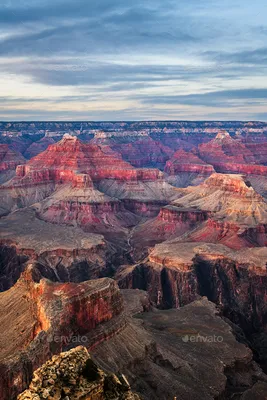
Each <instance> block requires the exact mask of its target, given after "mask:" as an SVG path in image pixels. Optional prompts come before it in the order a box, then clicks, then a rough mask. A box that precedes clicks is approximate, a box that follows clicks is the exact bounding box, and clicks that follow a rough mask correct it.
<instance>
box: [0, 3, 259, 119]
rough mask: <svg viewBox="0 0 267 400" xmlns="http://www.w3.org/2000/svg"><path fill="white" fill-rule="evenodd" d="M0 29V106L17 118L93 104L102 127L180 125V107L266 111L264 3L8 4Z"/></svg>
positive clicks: (1, 14)
mask: <svg viewBox="0 0 267 400" xmlns="http://www.w3.org/2000/svg"><path fill="white" fill-rule="evenodd" d="M0 24H1V30H0V72H1V75H0V80H1V79H2V80H1V82H3V84H4V86H5V90H4V89H3V87H1V91H2V93H1V96H2V99H0V101H1V105H3V107H5V110H4V113H7V112H9V113H11V114H10V115H13V114H12V107H13V110H14V117H15V114H16V111H17V112H20V113H21V116H25V118H26V116H27V115H29V116H34V115H35V114H34V113H35V112H36V113H37V114H38V115H39V116H41V115H44V116H45V117H46V116H47V115H48V114H49V112H51V113H52V111H50V110H51V104H56V105H57V106H58V109H60V106H62V110H63V111H62V112H61V111H55V112H54V113H55V115H57V116H58V117H61V116H63V115H65V111H64V110H65V107H66V104H67V105H71V104H73V105H74V106H75V109H77V110H79V107H80V108H81V109H83V108H84V105H85V104H91V103H94V102H95V103H96V104H97V106H98V107H99V110H100V111H99V113H97V112H96V111H94V115H95V116H96V117H97V116H98V117H99V119H101V115H102V116H103V118H106V117H108V116H109V115H112V113H113V112H115V114H116V115H118V113H119V112H120V113H121V118H120V119H122V117H125V118H126V117H127V116H128V117H131V118H133V117H134V114H133V113H134V112H136V113H137V114H138V115H142V116H143V117H145V116H149V115H155V116H156V115H157V113H158V117H159V118H160V117H161V116H164V117H166V116H167V115H169V116H171V117H172V118H173V117H174V116H175V115H177V116H178V117H182V115H183V112H187V111H185V110H183V109H182V108H180V109H179V110H178V106H186V107H187V109H188V107H189V108H190V112H191V114H192V115H194V113H200V112H203V119H205V117H206V118H208V117H209V115H211V113H212V110H214V109H215V108H216V115H218V113H219V110H218V109H219V108H224V109H225V108H226V109H227V108H228V109H229V110H231V112H232V111H233V110H234V109H235V110H237V112H238V113H239V115H241V114H240V113H241V109H243V110H244V107H248V106H251V107H252V108H253V111H252V112H251V113H250V114H249V113H248V111H246V112H247V115H248V116H249V115H251V114H252V113H257V112H255V111H254V108H257V107H258V108H259V107H260V106H261V105H262V104H263V105H264V104H265V103H266V96H265V89H259V88H260V87H262V88H264V87H267V81H266V67H267V66H266V60H267V51H266V46H265V41H266V40H264V38H265V39H266V32H267V29H266V21H265V19H264V2H263V1H262V0H259V2H258V3H257V5H255V4H251V2H250V1H249V0H243V1H241V0H235V1H234V2H233V1H230V0H225V1H224V2H221V1H220V0H203V1H201V2H199V1H197V0H188V1H186V2H185V1H182V2H177V1H176V0H166V1H165V2H162V0H146V1H145V2H144V1H143V0H135V1H134V2H132V1H130V0H99V1H88V0H76V1H73V0H65V1H63V0H3V2H1V4H0ZM248 38H249V40H247V39H248ZM14 82H16V84H15V83H14ZM2 86H3V85H2ZM231 87H232V88H234V89H232V90H229V88H231ZM11 89H12V90H11ZM40 91H41V92H42V96H40V98H39V95H38V93H39V92H40ZM62 93H64V95H63V94H62ZM49 95H51V96H49ZM27 96H28V99H27V98H25V97H27ZM33 103H34V104H35V105H36V107H37V106H38V104H39V106H40V109H41V107H42V108H43V109H42V110H41V111H38V110H33V109H32V104H33ZM121 103H125V104H126V105H125V107H124V106H122V105H121ZM20 104H21V106H20ZM129 104H131V106H129ZM101 105H103V107H101ZM27 107H28V114H27ZM164 107H165V108H164ZM166 107H169V112H167V111H166ZM200 107H202V111H200ZM7 108H8V110H9V111H8V110H7ZM163 108H164V110H163ZM208 108H209V109H208ZM25 110H26V111H25ZM68 111H70V110H68ZM224 112H225V111H221V115H223V114H224ZM242 112H243V111H242ZM244 112H245V111H244ZM80 113H81V115H83V116H85V114H86V113H85V114H84V111H81V112H80ZM205 113H206V114H205ZM37 114H36V117H37ZM258 114H259V115H261V114H262V113H261V111H260V110H259V111H258ZM2 115H3V114H2ZM70 115H72V114H70ZM73 115H75V111H73ZM79 115H80V114H79V112H78V111H77V118H78V117H79ZM188 115H190V113H189V114H188ZM242 115H243V114H242Z"/></svg>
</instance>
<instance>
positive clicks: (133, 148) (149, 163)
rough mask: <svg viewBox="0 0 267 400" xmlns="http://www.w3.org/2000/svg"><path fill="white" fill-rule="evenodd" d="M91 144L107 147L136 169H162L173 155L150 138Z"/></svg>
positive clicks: (167, 148) (124, 138) (105, 139)
mask: <svg viewBox="0 0 267 400" xmlns="http://www.w3.org/2000/svg"><path fill="white" fill-rule="evenodd" d="M91 143H96V144H101V145H108V146H109V147H111V148H112V149H113V150H115V151H116V152H117V153H119V154H121V156H122V158H123V159H124V160H125V161H127V162H129V163H130V164H131V165H133V166H135V167H137V168H144V167H145V168H159V169H163V168H164V165H165V163H166V161H167V160H168V159H169V158H170V156H171V155H172V154H173V150H172V149H171V148H170V147H167V146H164V145H163V144H162V143H161V142H159V141H155V140H153V139H152V138H151V137H131V136H128V137H127V136H126V137H123V138H121V137H119V138H116V137H114V138H111V139H110V138H108V139H107V138H97V139H94V140H92V142H91Z"/></svg>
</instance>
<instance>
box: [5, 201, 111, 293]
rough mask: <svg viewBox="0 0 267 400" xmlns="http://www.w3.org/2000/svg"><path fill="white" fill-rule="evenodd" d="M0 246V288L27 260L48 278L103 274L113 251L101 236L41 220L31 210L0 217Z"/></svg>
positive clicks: (10, 282) (81, 278) (71, 278)
mask: <svg viewBox="0 0 267 400" xmlns="http://www.w3.org/2000/svg"><path fill="white" fill-rule="evenodd" d="M0 249H1V251H0V266H1V270H0V290H7V289H9V288H10V287H11V286H12V285H13V284H14V283H15V282H16V281H17V279H18V278H19V276H20V274H21V272H22V271H23V270H24V269H25V265H26V263H27V262H28V261H32V262H34V263H35V265H36V268H37V269H38V270H39V272H40V273H41V275H42V276H44V277H46V278H48V279H50V280H52V281H59V282H69V281H72V282H81V281H85V280H88V279H94V278H98V277H100V276H103V275H104V272H105V271H106V270H108V269H109V262H110V263H111V262H112V256H113V253H114V250H113V249H112V248H111V246H110V245H109V244H107V243H106V241H105V240H104V238H103V236H101V235H97V234H92V233H84V232H83V231H82V230H81V229H79V228H77V227H76V228H75V227H64V226H60V225H55V224H50V223H47V222H44V221H41V220H40V219H38V218H36V216H35V213H34V210H32V209H28V210H27V211H16V212H14V213H13V214H10V215H9V216H8V217H5V218H2V219H0ZM107 260H109V262H108V261H107Z"/></svg>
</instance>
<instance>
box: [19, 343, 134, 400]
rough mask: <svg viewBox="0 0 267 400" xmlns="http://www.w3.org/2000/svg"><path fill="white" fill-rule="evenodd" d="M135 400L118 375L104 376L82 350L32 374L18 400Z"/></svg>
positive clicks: (51, 361)
mask: <svg viewBox="0 0 267 400" xmlns="http://www.w3.org/2000/svg"><path fill="white" fill-rule="evenodd" d="M47 397H48V398H49V399H54V400H56V399H58V400H60V399H62V400H63V399H66V397H67V398H69V399H77V400H108V399H114V400H138V399H140V398H139V396H138V395H137V394H134V393H132V392H131V390H130V386H129V384H128V382H127V379H126V378H125V377H124V376H123V375H122V376H119V377H117V376H116V375H114V374H113V375H112V374H110V375H107V374H105V372H104V371H102V370H101V369H99V368H98V366H97V365H96V364H95V363H94V361H93V360H92V359H91V357H90V355H89V354H88V351H87V350H86V348H85V347H82V346H80V347H76V348H75V349H72V350H70V351H68V352H66V353H60V354H59V355H58V356H54V357H53V358H52V360H50V361H47V362H46V363H45V364H44V365H43V366H42V367H41V368H39V369H38V370H36V371H35V372H34V376H33V379H32V382H31V384H30V388H29V390H26V391H25V392H23V393H22V394H21V395H19V396H18V400H41V399H44V398H47Z"/></svg>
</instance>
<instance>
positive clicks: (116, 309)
mask: <svg viewBox="0 0 267 400" xmlns="http://www.w3.org/2000/svg"><path fill="white" fill-rule="evenodd" d="M40 278H41V276H40V274H39V275H38V271H37V270H36V269H35V268H34V267H33V266H32V265H28V267H27V269H26V271H25V272H24V273H23V275H22V276H21V278H20V280H19V281H18V282H17V283H16V285H15V286H13V287H12V288H11V289H10V290H8V291H6V292H3V293H0V304H1V312H0V321H1V326H2V327H3V331H2V333H1V335H0V344H1V346H0V348H1V353H0V372H1V373H0V397H1V399H3V400H7V399H8V400H11V399H14V398H15V396H16V395H17V394H18V393H20V392H22V391H23V390H24V389H25V388H26V387H27V386H28V385H29V383H30V381H31V379H32V373H33V371H34V370H35V369H36V368H38V367H40V366H41V365H42V364H43V363H44V362H46V361H47V360H48V359H49V358H50V357H51V356H52V355H53V354H57V353H59V352H60V351H62V350H66V349H68V348H70V347H73V346H77V345H79V344H86V346H87V347H88V348H91V347H93V346H95V345H96V344H97V343H101V342H103V340H106V339H107V338H108V337H111V336H112V335H114V334H115V333H116V332H118V331H119V330H120V329H122V328H123V327H124V325H125V319H124V315H123V301H122V297H121V294H120V292H119V290H118V287H117V285H116V283H115V281H113V280H111V279H108V278H104V279H99V280H95V281H94V280H91V281H88V282H83V283H80V284H75V283H65V284H61V283H52V282H51V281H48V280H45V279H41V280H40ZM11 320H12V324H10V321H11Z"/></svg>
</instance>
